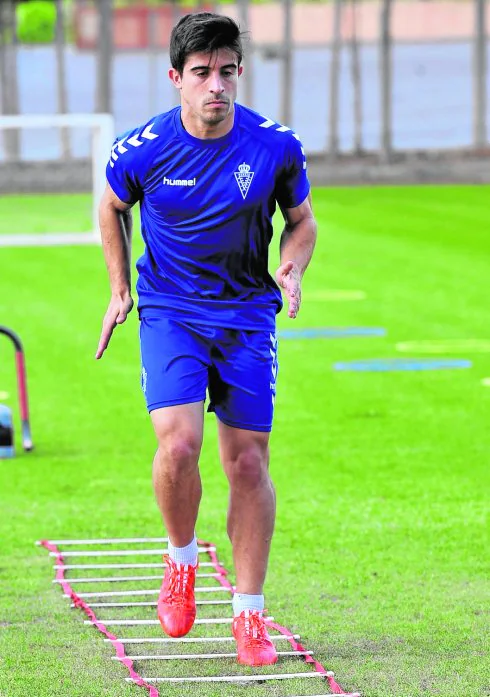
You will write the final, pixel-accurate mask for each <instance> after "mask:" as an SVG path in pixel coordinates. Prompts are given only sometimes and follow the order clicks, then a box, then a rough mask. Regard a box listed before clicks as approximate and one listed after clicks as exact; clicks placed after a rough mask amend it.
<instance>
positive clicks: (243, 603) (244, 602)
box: [233, 593, 264, 617]
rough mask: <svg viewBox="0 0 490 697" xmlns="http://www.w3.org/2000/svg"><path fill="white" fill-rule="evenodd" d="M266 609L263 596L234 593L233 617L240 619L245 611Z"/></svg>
mask: <svg viewBox="0 0 490 697" xmlns="http://www.w3.org/2000/svg"><path fill="white" fill-rule="evenodd" d="M263 609H264V596H263V595H248V594H247V593H234V595H233V616H234V617H238V615H240V614H241V613H242V612H243V611H244V610H259V611H260V612H262V611H263Z"/></svg>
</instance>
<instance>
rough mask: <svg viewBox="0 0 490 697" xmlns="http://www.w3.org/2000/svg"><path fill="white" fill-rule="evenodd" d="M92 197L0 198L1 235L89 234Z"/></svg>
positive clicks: (87, 195)
mask: <svg viewBox="0 0 490 697" xmlns="http://www.w3.org/2000/svg"><path fill="white" fill-rule="evenodd" d="M91 205H92V196H91V195H89V194H63V195H60V196H52V195H49V194H38V195H36V196H22V195H18V196H17V195H9V196H0V235H5V234H8V235H12V234H17V233H20V234H23V233H31V234H32V233H48V232H56V233H59V232H90V231H91V230H92V209H91Z"/></svg>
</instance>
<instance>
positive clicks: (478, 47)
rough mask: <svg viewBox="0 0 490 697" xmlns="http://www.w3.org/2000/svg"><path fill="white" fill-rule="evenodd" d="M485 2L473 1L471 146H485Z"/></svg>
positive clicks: (482, 0)
mask: <svg viewBox="0 0 490 697" xmlns="http://www.w3.org/2000/svg"><path fill="white" fill-rule="evenodd" d="M485 6H486V2H485V0H475V2H474V8H475V37H474V41H473V146H474V147H475V148H483V147H485V145H486V144H487V123H486V121H487V92H486V89H487V88H486V85H487V45H486V17H485V9H486V8H485Z"/></svg>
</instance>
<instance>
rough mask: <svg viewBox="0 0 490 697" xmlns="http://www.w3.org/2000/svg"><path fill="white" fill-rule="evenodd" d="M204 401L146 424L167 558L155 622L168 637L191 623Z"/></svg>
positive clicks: (160, 412) (162, 412) (164, 411)
mask: <svg viewBox="0 0 490 697" xmlns="http://www.w3.org/2000/svg"><path fill="white" fill-rule="evenodd" d="M203 405H204V402H203V401H200V402H194V403H192V404H180V405H176V406H170V407H163V408H160V409H154V410H153V411H152V412H151V414H150V415H151V420H152V423H153V427H154V429H155V434H156V436H157V440H158V449H157V452H156V454H155V458H154V461H153V486H154V490H155V496H156V499H157V502H158V506H159V508H160V512H161V514H162V518H163V522H164V524H165V527H166V529H167V532H168V537H169V551H170V555H169V557H168V558H166V560H165V561H166V570H165V577H164V581H163V585H162V590H161V593H160V597H159V600H158V617H159V619H160V623H161V624H162V627H163V629H164V631H165V632H166V633H167V634H168V635H170V636H173V637H180V636H184V635H185V634H187V633H188V632H189V631H190V629H191V628H192V625H193V623H194V620H195V616H196V605H195V600H194V583H195V574H196V570H197V541H196V537H195V528H196V521H197V515H198V511H199V503H200V500H201V478H200V474H199V467H198V460H199V454H200V451H201V444H202V436H203V420H204V409H203Z"/></svg>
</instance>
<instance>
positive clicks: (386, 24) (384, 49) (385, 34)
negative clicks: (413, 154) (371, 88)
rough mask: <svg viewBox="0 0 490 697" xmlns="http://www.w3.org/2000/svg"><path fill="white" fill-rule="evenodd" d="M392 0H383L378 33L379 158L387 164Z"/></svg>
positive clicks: (390, 128)
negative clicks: (379, 88) (379, 86)
mask: <svg viewBox="0 0 490 697" xmlns="http://www.w3.org/2000/svg"><path fill="white" fill-rule="evenodd" d="M391 8H392V0H383V4H382V7H381V32H380V82H381V157H382V159H383V160H384V161H385V162H388V161H389V160H390V158H391V154H392V152H393V124H392V104H391V100H392V86H393V65H392V61H393V57H392V41H391Z"/></svg>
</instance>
